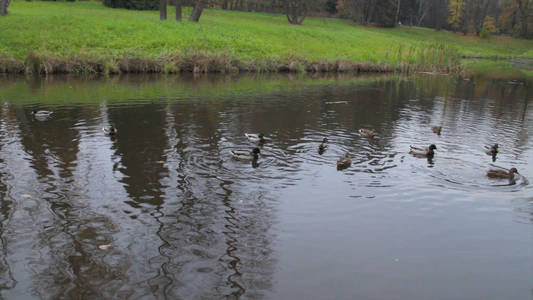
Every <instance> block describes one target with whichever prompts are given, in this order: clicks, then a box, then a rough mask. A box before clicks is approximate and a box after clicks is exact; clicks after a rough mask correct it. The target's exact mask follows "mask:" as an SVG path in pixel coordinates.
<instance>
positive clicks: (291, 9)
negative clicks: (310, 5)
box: [285, 0, 307, 25]
mask: <svg viewBox="0 0 533 300" xmlns="http://www.w3.org/2000/svg"><path fill="white" fill-rule="evenodd" d="M285 15H286V16H287V20H288V21H289V23H291V24H293V25H301V24H302V23H303V21H304V20H305V17H306V16H307V4H306V3H305V2H303V1H301V2H300V1H293V0H288V1H285Z"/></svg>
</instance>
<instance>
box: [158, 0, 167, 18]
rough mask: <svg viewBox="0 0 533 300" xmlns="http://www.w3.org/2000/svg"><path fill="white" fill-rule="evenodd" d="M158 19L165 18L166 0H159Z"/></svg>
mask: <svg viewBox="0 0 533 300" xmlns="http://www.w3.org/2000/svg"><path fill="white" fill-rule="evenodd" d="M159 19H160V20H161V21H163V20H166V19H167V0H159Z"/></svg>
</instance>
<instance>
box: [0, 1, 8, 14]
mask: <svg viewBox="0 0 533 300" xmlns="http://www.w3.org/2000/svg"><path fill="white" fill-rule="evenodd" d="M7 1H8V0H0V16H5V15H7V5H8V3H7Z"/></svg>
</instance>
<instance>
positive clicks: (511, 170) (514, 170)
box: [509, 168, 520, 174]
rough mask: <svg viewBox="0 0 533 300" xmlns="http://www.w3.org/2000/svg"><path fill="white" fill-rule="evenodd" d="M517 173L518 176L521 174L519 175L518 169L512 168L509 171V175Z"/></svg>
mask: <svg viewBox="0 0 533 300" xmlns="http://www.w3.org/2000/svg"><path fill="white" fill-rule="evenodd" d="M515 173H516V174H520V173H518V170H517V169H516V168H511V169H510V170H509V174H515Z"/></svg>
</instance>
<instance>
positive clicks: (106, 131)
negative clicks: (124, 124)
mask: <svg viewBox="0 0 533 300" xmlns="http://www.w3.org/2000/svg"><path fill="white" fill-rule="evenodd" d="M102 131H103V132H104V134H107V135H115V134H116V133H117V132H118V129H117V128H116V127H115V126H113V125H110V126H107V127H104V128H102Z"/></svg>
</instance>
